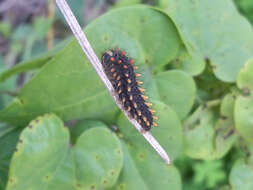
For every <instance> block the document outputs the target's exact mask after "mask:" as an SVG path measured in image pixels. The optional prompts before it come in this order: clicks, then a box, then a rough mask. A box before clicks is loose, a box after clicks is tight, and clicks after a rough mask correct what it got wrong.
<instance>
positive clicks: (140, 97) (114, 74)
mask: <svg viewBox="0 0 253 190" xmlns="http://www.w3.org/2000/svg"><path fill="white" fill-rule="evenodd" d="M102 65H103V68H104V70H105V73H106V75H107V77H108V79H109V80H110V81H111V83H112V85H113V87H114V89H115V91H116V92H117V94H118V96H119V100H120V102H121V103H122V105H123V106H124V109H125V110H126V111H127V112H128V113H129V114H130V115H131V117H132V118H134V119H135V120H136V121H137V122H138V123H139V124H140V125H141V126H142V128H143V129H144V130H145V131H149V130H150V129H151V126H157V124H156V123H155V122H154V120H155V119H157V117H156V116H154V115H153V114H154V112H155V111H154V110H152V109H150V107H151V106H152V104H151V103H148V102H146V100H147V99H148V97H147V96H145V95H144V94H143V92H144V91H145V90H144V89H143V88H140V85H141V84H142V81H140V80H137V77H139V76H141V75H140V74H138V73H135V70H136V69H137V66H135V65H134V60H133V59H130V58H128V57H127V56H126V53H125V51H120V50H119V49H118V48H116V49H115V50H108V51H106V52H105V53H103V55H102Z"/></svg>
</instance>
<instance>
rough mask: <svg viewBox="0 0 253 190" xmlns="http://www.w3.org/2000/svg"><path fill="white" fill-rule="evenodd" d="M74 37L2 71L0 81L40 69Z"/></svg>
mask: <svg viewBox="0 0 253 190" xmlns="http://www.w3.org/2000/svg"><path fill="white" fill-rule="evenodd" d="M71 39H72V38H67V39H65V40H63V41H61V42H60V43H59V44H57V45H56V46H55V47H54V48H53V49H52V50H51V51H49V52H46V53H43V54H41V55H39V56H36V57H34V58H32V59H30V60H27V61H22V62H20V63H19V64H17V65H15V66H13V67H12V68H10V69H8V70H6V71H4V72H2V73H0V83H1V82H5V81H6V80H7V79H9V78H10V77H12V76H14V75H17V74H19V73H22V72H27V71H31V70H34V69H39V68H41V67H42V66H44V65H45V64H46V63H47V62H48V61H49V60H50V59H52V57H53V56H54V55H55V54H56V53H58V52H59V51H60V50H61V49H63V47H64V46H65V45H66V44H67V43H68V42H69V41H70V40H71Z"/></svg>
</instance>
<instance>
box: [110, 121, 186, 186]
mask: <svg viewBox="0 0 253 190" xmlns="http://www.w3.org/2000/svg"><path fill="white" fill-rule="evenodd" d="M126 127H128V126H126ZM122 147H123V153H124V166H123V169H122V171H121V173H120V176H119V179H118V181H117V183H116V185H115V186H114V188H112V189H115V190H116V189H117V190H118V189H125V190H132V189H141V190H151V189H157V188H159V190H167V189H168V187H170V188H171V189H173V190H181V189H182V188H181V179H180V174H179V172H178V170H177V169H176V168H175V167H174V166H173V165H170V166H169V165H166V164H165V163H164V161H163V160H161V158H160V157H159V156H158V155H157V154H154V153H152V152H150V151H149V150H148V149H146V148H144V147H143V145H142V144H139V142H134V141H131V142H127V143H124V142H123V141H122Z"/></svg>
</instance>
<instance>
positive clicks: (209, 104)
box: [205, 99, 221, 108]
mask: <svg viewBox="0 0 253 190" xmlns="http://www.w3.org/2000/svg"><path fill="white" fill-rule="evenodd" d="M220 104H221V99H217V100H211V101H208V102H207V103H206V104H205V106H206V107H207V108H213V107H216V106H219V105H220Z"/></svg>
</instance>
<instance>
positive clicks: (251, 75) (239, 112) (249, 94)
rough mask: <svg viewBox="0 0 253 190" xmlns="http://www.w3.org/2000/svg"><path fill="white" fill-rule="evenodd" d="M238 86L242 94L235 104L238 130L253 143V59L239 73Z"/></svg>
mask: <svg viewBox="0 0 253 190" xmlns="http://www.w3.org/2000/svg"><path fill="white" fill-rule="evenodd" d="M237 86H238V87H239V88H240V89H241V92H242V93H241V95H240V96H238V98H237V99H236V103H235V124H236V129H237V130H238V132H239V134H240V135H241V136H242V137H243V138H244V139H245V140H246V141H247V142H249V143H253V120H252V117H253V59H251V60H249V61H248V62H247V63H246V65H245V66H244V67H243V69H242V70H241V72H240V73H239V75H238V78H237Z"/></svg>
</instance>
